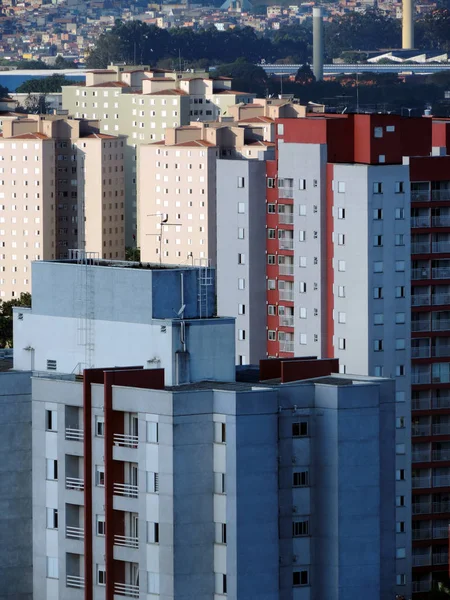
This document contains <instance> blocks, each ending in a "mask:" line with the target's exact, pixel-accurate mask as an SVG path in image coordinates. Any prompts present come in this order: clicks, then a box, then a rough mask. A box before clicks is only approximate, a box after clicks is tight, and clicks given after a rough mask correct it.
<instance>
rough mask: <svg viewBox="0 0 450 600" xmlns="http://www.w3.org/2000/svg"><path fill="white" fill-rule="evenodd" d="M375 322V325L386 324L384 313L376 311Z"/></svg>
mask: <svg viewBox="0 0 450 600" xmlns="http://www.w3.org/2000/svg"><path fill="white" fill-rule="evenodd" d="M373 324H374V325H383V324H384V313H374V315H373Z"/></svg>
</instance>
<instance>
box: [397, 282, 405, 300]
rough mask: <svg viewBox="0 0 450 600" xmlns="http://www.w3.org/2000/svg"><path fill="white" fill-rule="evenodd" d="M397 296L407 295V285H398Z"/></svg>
mask: <svg viewBox="0 0 450 600" xmlns="http://www.w3.org/2000/svg"><path fill="white" fill-rule="evenodd" d="M395 297H396V298H404V297H405V286H404V285H397V286H396V288H395Z"/></svg>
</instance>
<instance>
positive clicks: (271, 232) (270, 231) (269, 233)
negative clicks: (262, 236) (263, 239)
mask: <svg viewBox="0 0 450 600" xmlns="http://www.w3.org/2000/svg"><path fill="white" fill-rule="evenodd" d="M267 237H268V238H269V240H274V239H275V238H276V232H275V229H268V230H267Z"/></svg>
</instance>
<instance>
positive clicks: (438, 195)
mask: <svg viewBox="0 0 450 600" xmlns="http://www.w3.org/2000/svg"><path fill="white" fill-rule="evenodd" d="M431 199H432V200H433V202H441V201H444V202H445V201H447V200H450V190H432V192H431Z"/></svg>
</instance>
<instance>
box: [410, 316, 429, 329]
mask: <svg viewBox="0 0 450 600" xmlns="http://www.w3.org/2000/svg"><path fill="white" fill-rule="evenodd" d="M430 325H431V321H430V319H429V318H428V319H417V320H415V321H411V331H431V329H430Z"/></svg>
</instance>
